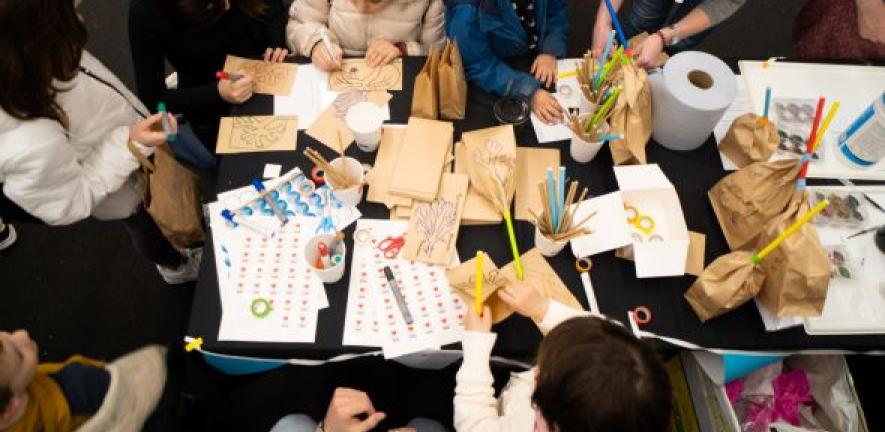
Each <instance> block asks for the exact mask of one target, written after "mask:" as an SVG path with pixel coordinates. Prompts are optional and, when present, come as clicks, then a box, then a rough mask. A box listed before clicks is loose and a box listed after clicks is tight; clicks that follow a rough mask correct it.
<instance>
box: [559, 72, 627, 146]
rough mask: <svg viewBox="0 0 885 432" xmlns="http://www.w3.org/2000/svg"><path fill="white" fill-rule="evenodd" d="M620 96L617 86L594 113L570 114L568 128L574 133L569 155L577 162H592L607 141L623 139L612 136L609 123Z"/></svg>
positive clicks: (619, 88) (619, 89)
mask: <svg viewBox="0 0 885 432" xmlns="http://www.w3.org/2000/svg"><path fill="white" fill-rule="evenodd" d="M620 94H621V87H619V86H616V87H614V88H612V90H611V91H610V92H609V94H608V95H607V96H606V98H605V102H604V103H603V104H602V105H601V106H598V107H596V108H595V109H594V110H593V111H591V112H587V113H584V114H580V115H578V114H576V113H573V112H570V113H569V116H568V127H569V129H571V131H572V140H571V145H570V146H569V154H571V156H572V159H574V160H575V162H579V163H587V162H590V161H591V160H593V158H594V157H596V153H599V149H601V148H602V145H603V144H604V143H605V142H606V141H610V140H613V139H621V138H622V137H621V136H620V135H616V134H610V133H609V126H608V123H607V121H608V119H609V118H610V117H611V115H612V109H613V108H614V104H615V103H616V101H617V99H618V96H620Z"/></svg>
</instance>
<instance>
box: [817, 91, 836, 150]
mask: <svg viewBox="0 0 885 432" xmlns="http://www.w3.org/2000/svg"><path fill="white" fill-rule="evenodd" d="M838 110H839V101H836V102H833V104H832V105H830V110H829V111H827V116H826V117H824V122H823V123H821V125H820V129H819V130H818V131H817V136H815V137H814V142H813V143H812V144H811V151H815V150H817V146H818V144H820V140H821V139H822V138H823V137H824V134H825V133H826V132H827V127H829V126H830V122H831V121H833V117H835V116H836V111H838Z"/></svg>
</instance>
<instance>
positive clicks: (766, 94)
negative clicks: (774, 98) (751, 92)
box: [762, 87, 771, 118]
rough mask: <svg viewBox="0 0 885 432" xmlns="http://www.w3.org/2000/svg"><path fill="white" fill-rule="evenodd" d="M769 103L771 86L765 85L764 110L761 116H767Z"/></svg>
mask: <svg viewBox="0 0 885 432" xmlns="http://www.w3.org/2000/svg"><path fill="white" fill-rule="evenodd" d="M770 105H771V87H765V110H764V112H763V113H762V117H765V118H768V107H769V106H770Z"/></svg>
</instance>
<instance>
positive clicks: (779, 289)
mask: <svg viewBox="0 0 885 432" xmlns="http://www.w3.org/2000/svg"><path fill="white" fill-rule="evenodd" d="M801 196H802V199H801V200H800V201H797V202H794V203H792V204H791V205H790V207H789V208H788V210H787V211H786V212H785V213H784V214H782V215H780V216H778V217H776V218H774V219H773V220H772V221H771V222H769V223H768V224H767V225H766V226H765V230H764V231H763V233H762V235H761V236H760V238H759V243H758V246H757V247H758V248H762V247H765V246H766V245H767V244H768V243H769V242H771V241H772V240H774V239H775V238H776V237H777V236H778V235H780V234H781V233H782V232H784V231H786V230H787V228H789V227H790V226H791V225H793V223H795V222H796V220H797V219H799V217H800V216H802V215H803V214H805V213H807V212H808V211H809V204H808V194H807V192H806V193H803V194H801ZM759 267H760V268H761V269H762V271H763V272H764V273H765V283H764V284H763V285H762V291H761V292H760V293H759V296H758V297H759V301H761V302H762V304H763V305H764V306H765V307H767V308H768V310H770V311H771V312H773V313H775V314H777V315H778V316H820V314H821V312H822V311H823V308H824V300H826V298H827V288H828V286H829V283H830V261H829V258H827V252H826V251H825V250H824V248H823V246H822V245H821V243H820V238H819V237H818V235H817V228H815V226H814V224H811V223H806V224H805V225H803V226H802V227H801V228H799V230H798V231H796V232H795V233H794V234H793V235H791V236H789V237H787V238H786V240H784V242H783V243H781V244H780V246H778V247H777V248H775V249H774V250H773V251H771V253H770V254H768V256H767V257H765V258H764V259H763V260H762V262H761V263H760V264H759Z"/></svg>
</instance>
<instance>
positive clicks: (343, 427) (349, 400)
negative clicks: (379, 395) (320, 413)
mask: <svg viewBox="0 0 885 432" xmlns="http://www.w3.org/2000/svg"><path fill="white" fill-rule="evenodd" d="M360 415H365V416H366V419H365V420H360V419H359V417H358V416H360ZM384 417H386V414H384V413H383V412H380V411H375V407H373V406H372V401H371V400H370V399H369V396H368V395H366V394H365V393H363V392H361V391H359V390H354V389H349V388H344V387H339V388H337V389H335V394H334V395H333V396H332V401H331V402H329V409H328V410H327V411H326V418H325V419H323V430H324V431H325V432H367V431H370V430H372V429H373V428H374V427H375V426H378V423H380V422H381V420H384Z"/></svg>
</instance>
